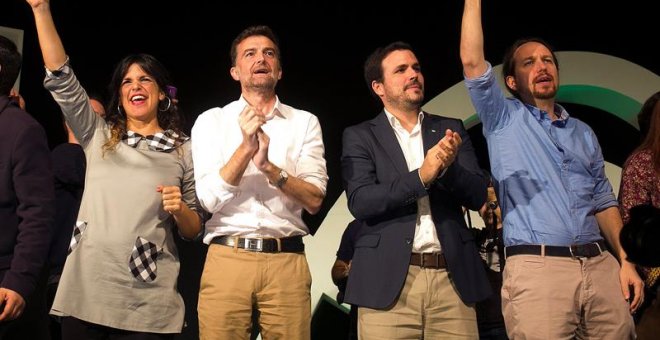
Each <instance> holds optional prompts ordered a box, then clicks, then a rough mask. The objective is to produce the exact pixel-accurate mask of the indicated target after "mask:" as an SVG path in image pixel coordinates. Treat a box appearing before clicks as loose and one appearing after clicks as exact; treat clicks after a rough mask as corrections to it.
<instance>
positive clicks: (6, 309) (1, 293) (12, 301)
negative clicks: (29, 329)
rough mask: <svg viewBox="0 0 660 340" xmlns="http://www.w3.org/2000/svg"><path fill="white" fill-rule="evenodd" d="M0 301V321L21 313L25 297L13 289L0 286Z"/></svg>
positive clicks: (12, 318)
mask: <svg viewBox="0 0 660 340" xmlns="http://www.w3.org/2000/svg"><path fill="white" fill-rule="evenodd" d="M0 303H1V304H2V307H3V309H2V313H0V321H8V320H14V319H16V318H18V317H19V316H21V314H23V310H24V309H25V299H23V297H22V296H21V295H20V294H18V293H16V292H15V291H13V290H11V289H7V288H0Z"/></svg>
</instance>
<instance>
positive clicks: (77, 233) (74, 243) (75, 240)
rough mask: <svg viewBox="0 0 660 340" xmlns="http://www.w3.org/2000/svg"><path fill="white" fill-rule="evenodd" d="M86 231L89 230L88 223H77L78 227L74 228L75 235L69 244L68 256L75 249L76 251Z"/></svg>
mask: <svg viewBox="0 0 660 340" xmlns="http://www.w3.org/2000/svg"><path fill="white" fill-rule="evenodd" d="M86 229H87V222H85V221H76V225H75V226H74V227H73V234H72V235H71V242H70V243H69V252H68V254H71V252H72V251H73V250H74V249H76V247H77V246H78V244H79V243H80V239H81V238H82V235H83V233H84V232H85V230H86Z"/></svg>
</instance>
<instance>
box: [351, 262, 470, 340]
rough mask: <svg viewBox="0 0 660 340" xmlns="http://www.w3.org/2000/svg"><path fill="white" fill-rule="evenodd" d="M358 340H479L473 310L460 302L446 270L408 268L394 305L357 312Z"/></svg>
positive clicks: (364, 308)
mask: <svg viewBox="0 0 660 340" xmlns="http://www.w3.org/2000/svg"><path fill="white" fill-rule="evenodd" d="M358 329H359V330H358V337H359V339H360V340H383V339H478V338H479V334H478V329H477V315H476V312H475V309H474V306H468V305H466V304H464V303H463V301H461V298H460V297H459V296H458V294H457V293H456V289H455V288H454V285H453V284H452V282H451V280H450V279H449V277H448V275H447V271H446V270H445V269H429V268H421V267H418V266H409V267H408V276H407V277H406V283H405V285H404V286H403V290H402V291H401V294H400V295H399V298H398V299H397V301H396V303H395V304H394V305H393V306H392V307H389V308H387V309H383V310H379V309H371V308H366V307H360V308H359V309H358Z"/></svg>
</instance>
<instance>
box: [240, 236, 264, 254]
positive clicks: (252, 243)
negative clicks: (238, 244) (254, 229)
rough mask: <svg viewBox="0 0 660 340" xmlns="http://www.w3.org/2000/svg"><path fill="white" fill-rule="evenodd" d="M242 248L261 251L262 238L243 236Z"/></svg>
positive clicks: (262, 245)
mask: <svg viewBox="0 0 660 340" xmlns="http://www.w3.org/2000/svg"><path fill="white" fill-rule="evenodd" d="M243 249H245V250H250V251H263V249H264V240H263V239H261V238H244V239H243Z"/></svg>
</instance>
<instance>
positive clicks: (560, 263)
mask: <svg viewBox="0 0 660 340" xmlns="http://www.w3.org/2000/svg"><path fill="white" fill-rule="evenodd" d="M480 6H481V5H480V1H479V0H466V1H465V8H464V12H463V23H462V31H461V45H460V46H461V60H462V62H463V68H464V73H465V77H466V84H467V87H468V90H469V92H470V96H471V98H472V102H473V104H474V106H475V108H476V110H477V113H478V115H479V117H480V119H481V121H482V123H483V132H484V135H485V137H486V139H487V141H488V150H489V154H490V159H491V171H492V173H493V177H494V180H495V182H496V186H497V189H498V192H499V196H500V204H501V209H502V214H503V218H504V244H505V246H506V248H505V256H506V257H507V258H506V262H507V265H506V267H505V270H504V274H503V275H504V283H503V288H502V308H503V313H504V318H505V323H506V328H507V333H508V335H509V337H510V338H513V339H515V338H527V339H537V338H538V339H560V338H562V339H563V338H574V337H577V338H597V339H626V338H631V337H634V327H633V321H632V317H631V316H630V311H634V310H635V309H636V308H637V307H638V306H639V305H640V303H641V301H642V299H643V290H642V285H643V283H642V281H641V280H640V278H639V276H638V275H637V273H636V272H635V268H634V266H633V264H631V263H630V262H628V261H626V254H625V252H624V251H623V249H622V248H621V246H620V243H619V237H618V235H619V232H620V230H621V227H622V222H621V216H620V215H619V211H618V208H617V202H616V199H615V197H614V194H613V192H612V187H611V185H610V183H609V182H608V180H607V178H606V177H605V171H604V160H603V156H602V152H601V149H600V146H599V144H598V141H597V139H596V136H595V135H594V133H593V131H592V130H591V129H590V128H589V127H588V126H587V125H586V124H584V123H583V122H581V121H579V120H577V119H575V118H572V117H570V116H569V115H568V113H567V112H566V110H565V109H564V108H562V107H561V106H560V105H558V104H557V103H555V95H556V93H557V88H558V87H559V77H558V75H559V74H558V64H557V59H556V57H555V55H554V53H553V52H552V50H551V49H550V48H549V46H548V45H547V44H546V43H545V42H543V41H542V40H540V39H526V40H520V41H518V42H516V43H515V44H514V45H513V46H512V47H511V48H510V50H509V52H507V54H506V55H505V58H504V62H503V69H504V79H505V83H506V86H507V87H508V89H509V91H511V93H512V94H513V95H514V97H515V98H506V97H505V94H504V92H503V91H502V89H501V88H500V87H499V85H498V83H497V81H496V79H495V76H494V75H493V70H492V67H491V65H490V64H489V63H488V62H486V60H485V57H484V51H483V32H482V28H481V8H480ZM601 232H602V234H603V235H604V236H605V238H606V239H607V241H608V243H609V245H610V246H611V250H612V252H613V254H614V255H616V256H617V257H618V258H619V259H620V260H621V266H619V264H618V263H617V261H616V259H615V258H614V257H613V256H612V254H610V253H609V252H607V251H606V245H605V242H604V241H603V237H602V236H601ZM617 274H618V275H617ZM631 287H632V289H633V290H634V293H633V292H632V290H631ZM626 300H628V301H629V302H630V305H628V304H627V303H626Z"/></svg>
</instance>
